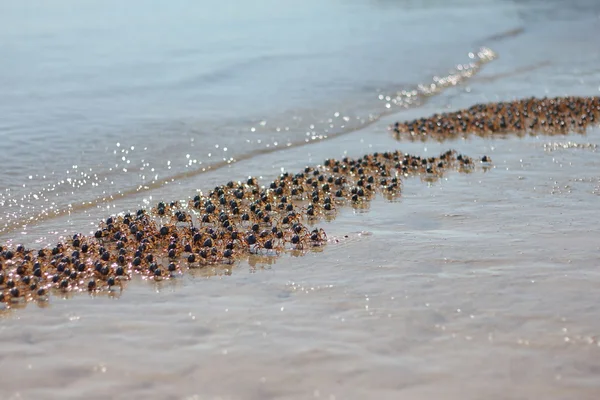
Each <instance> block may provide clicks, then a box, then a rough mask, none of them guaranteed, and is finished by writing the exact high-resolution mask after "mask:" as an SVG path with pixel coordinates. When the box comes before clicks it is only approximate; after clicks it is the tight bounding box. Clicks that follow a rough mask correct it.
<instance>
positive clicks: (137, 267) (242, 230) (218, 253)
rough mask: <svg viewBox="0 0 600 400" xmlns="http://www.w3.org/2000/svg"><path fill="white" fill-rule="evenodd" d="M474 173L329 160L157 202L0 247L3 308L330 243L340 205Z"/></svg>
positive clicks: (385, 156) (447, 165) (379, 160)
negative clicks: (94, 224)
mask: <svg viewBox="0 0 600 400" xmlns="http://www.w3.org/2000/svg"><path fill="white" fill-rule="evenodd" d="M482 162H484V163H487V162H489V158H488V157H484V158H483V159H482ZM473 166H474V161H473V160H472V159H471V158H469V157H466V156H463V155H459V154H458V155H457V154H456V152H455V151H452V150H451V151H447V152H445V153H443V154H441V155H440V156H439V157H430V158H421V157H418V156H411V155H408V154H403V153H400V152H386V153H374V154H370V155H365V156H364V157H360V158H358V159H350V158H344V159H341V160H333V159H330V160H326V161H325V162H324V163H323V165H321V166H318V167H314V168H312V167H307V168H305V169H304V170H303V171H301V172H299V173H297V174H290V173H283V174H281V175H280V176H279V177H278V178H277V179H275V180H274V181H273V182H271V183H270V184H269V185H267V186H259V184H258V182H257V180H256V179H254V178H248V179H247V180H246V181H245V182H228V183H227V184H225V185H222V186H218V187H215V188H214V189H213V190H212V191H210V193H208V195H201V194H197V195H196V196H195V197H193V198H192V199H191V200H189V201H188V202H171V203H165V202H160V203H158V205H157V206H156V207H154V208H152V209H151V210H143V209H142V210H138V211H137V212H135V213H126V214H121V215H115V216H111V217H109V218H107V219H106V220H104V221H102V222H101V223H100V225H99V227H98V229H97V231H95V233H93V234H92V235H90V236H85V235H82V234H75V235H73V236H72V237H69V238H67V239H65V240H63V241H62V242H61V243H57V244H56V245H55V246H54V247H47V248H43V249H37V250H33V249H28V248H25V247H24V246H22V245H19V246H16V247H14V246H0V301H1V302H3V303H4V306H5V307H10V306H11V305H14V304H19V303H25V302H28V301H45V300H47V299H48V295H49V294H50V293H52V292H55V293H56V292H58V293H61V292H62V293H68V292H82V291H89V292H92V293H98V292H108V291H111V290H114V289H115V288H116V289H120V288H122V285H123V282H125V281H127V280H129V279H131V277H132V276H133V275H140V276H142V277H144V278H146V279H153V280H163V279H170V278H174V277H177V276H180V275H181V274H182V273H184V272H185V271H186V270H187V269H189V268H203V267H206V266H211V265H220V264H232V263H234V262H236V261H237V260H240V259H241V258H243V257H248V256H249V255H250V254H257V253H258V254H262V255H266V256H276V255H278V254H280V253H281V252H285V251H302V250H305V249H309V248H311V247H314V246H322V245H323V244H325V243H326V242H327V236H326V234H325V232H324V231H323V230H322V229H318V228H313V226H314V223H315V222H317V221H318V220H319V219H323V218H334V217H335V214H336V212H337V210H338V208H339V207H341V206H344V205H350V206H352V207H364V206H366V205H367V204H368V202H369V201H370V200H371V199H372V198H373V197H374V195H375V194H376V193H378V192H379V193H380V194H382V195H383V196H385V197H386V198H394V197H397V196H399V195H400V186H401V178H402V177H408V176H414V175H421V176H423V177H424V178H426V179H430V180H431V179H437V178H439V177H440V176H441V175H442V174H443V172H444V171H446V170H447V169H458V170H460V171H469V170H471V169H472V168H473Z"/></svg>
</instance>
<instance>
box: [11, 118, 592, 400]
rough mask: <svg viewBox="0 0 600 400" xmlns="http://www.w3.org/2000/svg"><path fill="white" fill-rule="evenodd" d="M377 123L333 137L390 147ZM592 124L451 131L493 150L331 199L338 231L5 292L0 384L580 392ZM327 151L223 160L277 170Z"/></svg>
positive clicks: (588, 319)
mask: <svg viewBox="0 0 600 400" xmlns="http://www.w3.org/2000/svg"><path fill="white" fill-rule="evenodd" d="M420 112H423V113H426V112H427V110H421V111H420ZM391 122H393V121H382V123H381V124H380V125H378V126H375V127H374V128H373V129H374V132H380V133H381V134H382V135H383V136H378V140H377V143H370V142H368V141H365V140H364V138H363V137H362V136H363V135H362V133H356V134H353V135H349V136H346V137H343V138H339V139H336V140H339V141H338V142H337V144H339V146H340V147H342V148H347V149H348V153H350V154H361V153H364V152H369V151H370V152H372V151H381V150H382V149H388V150H389V149H390V148H393V147H394V146H397V145H398V143H397V142H395V140H394V139H393V138H392V136H391V135H390V134H389V133H388V131H387V126H388V125H389V124H390V123H391ZM599 134H600V131H598V129H597V128H596V129H592V130H591V131H590V132H589V133H588V134H587V135H585V136H581V135H578V134H571V135H566V136H564V137H558V138H557V137H544V136H539V137H525V138H522V139H516V138H505V139H500V140H491V139H488V138H476V139H470V140H468V141H461V148H462V149H463V151H464V152H465V153H466V152H468V153H470V154H490V155H491V157H492V158H493V160H494V168H493V169H492V170H490V171H488V172H485V173H484V172H476V173H472V174H467V175H462V174H456V173H454V174H450V175H448V176H447V177H446V178H444V179H443V180H441V181H439V182H433V183H430V184H427V183H425V184H424V183H423V182H420V181H419V179H418V178H416V179H408V180H406V182H405V184H404V187H403V194H402V197H401V198H400V199H399V200H397V201H394V202H392V203H390V202H387V201H385V200H383V199H381V198H377V199H376V200H375V201H373V202H372V203H371V205H370V207H369V209H368V210H367V211H358V210H352V209H349V208H345V209H343V210H340V213H339V215H338V217H337V218H336V220H335V221H334V222H331V223H323V224H320V225H321V226H322V227H323V228H324V229H325V230H326V231H327V233H328V235H330V236H332V237H340V238H342V237H344V236H346V235H348V236H349V238H348V239H346V240H342V241H340V243H338V244H328V245H327V246H326V247H325V248H323V251H322V252H319V253H309V254H307V255H306V256H304V257H290V256H283V257H281V258H277V259H272V260H271V262H267V263H265V262H258V263H256V265H254V266H251V265H249V264H247V263H245V262H244V263H241V264H239V265H236V266H235V267H234V268H231V269H216V270H211V271H210V273H208V274H206V273H201V274H197V275H195V274H190V275H189V276H187V277H186V278H184V279H180V280H176V281H173V282H161V283H155V284H146V283H141V282H136V281H134V282H131V283H130V284H129V286H128V288H127V290H126V291H123V293H122V295H121V296H119V297H118V298H117V299H115V298H111V297H105V296H99V297H88V296H85V295H80V296H76V298H74V299H68V300H65V301H61V300H60V299H54V300H53V301H52V303H51V306H50V307H49V308H38V307H35V306H33V307H27V308H26V309H24V310H18V311H17V312H15V313H14V314H12V315H11V316H10V317H9V319H8V320H4V322H3V324H2V326H1V328H0V329H1V332H2V333H1V334H2V337H3V338H4V340H5V342H6V343H11V346H10V348H4V349H3V350H2V354H3V356H2V359H1V361H0V368H1V369H2V370H3V371H6V373H5V374H3V385H2V390H3V391H4V392H3V395H4V396H6V397H9V396H12V395H14V394H15V393H19V394H20V396H21V397H22V398H33V397H39V396H42V397H46V398H55V397H56V398H58V397H60V398H76V397H81V396H86V397H91V398H105V397H114V398H120V397H123V398H131V397H142V396H146V397H147V396H150V397H166V398H240V399H241V398H244V399H246V398H257V399H259V398H307V397H317V398H318V397H324V398H357V399H358V398H365V397H370V396H377V397H379V398H390V399H392V398H397V396H398V395H399V394H401V395H402V396H405V397H408V398H430V397H432V396H442V397H444V398H451V399H452V398H456V399H465V398H467V399H476V398H482V397H486V398H492V399H494V398H498V399H500V398H507V397H508V398H532V397H540V396H546V397H549V398H572V397H577V398H581V399H592V398H596V397H597V394H598V391H599V390H600V388H599V387H598V379H597V377H598V370H597V363H596V359H597V352H598V351H600V348H599V345H598V339H597V338H598V332H599V329H600V325H599V324H598V323H597V322H596V321H597V319H596V318H595V314H596V313H595V308H594V307H595V300H594V299H595V296H594V292H595V287H596V286H597V285H598V283H599V279H600V276H599V275H598V274H597V273H596V272H595V268H596V265H597V259H598V258H597V255H598V244H597V243H596V242H597V240H595V239H596V238H597V237H599V234H600V232H599V230H600V229H599V228H598V226H600V224H599V223H598V222H600V221H595V220H594V219H595V218H596V213H595V212H594V210H595V209H596V208H597V207H596V205H597V199H598V192H599V191H600V181H599V180H598V176H597V173H596V171H598V166H599V165H598V158H597V151H596V150H595V148H594V147H593V146H585V144H596V145H597V144H598V143H599V136H598V135H599ZM569 143H571V144H570V145H569ZM573 143H579V144H581V145H582V146H574V145H573ZM457 144H458V143H452V142H451V143H442V144H440V143H435V142H428V143H427V147H426V153H435V152H436V151H438V149H439V148H444V147H447V146H455V145H457ZM402 147H403V149H404V150H405V151H407V152H410V151H414V150H416V149H418V148H420V149H421V150H422V151H423V150H424V148H423V145H422V144H419V143H405V144H403V146H402ZM324 151H326V150H325V149H321V150H319V149H318V148H314V151H313V152H311V154H310V155H309V156H308V157H307V155H306V152H305V151H300V150H292V151H290V152H289V153H287V154H286V155H285V161H284V160H277V159H273V158H271V159H270V160H269V162H264V161H265V160H254V162H252V163H240V164H239V165H235V166H232V168H231V169H230V170H228V171H227V176H231V175H236V174H238V175H240V176H243V173H244V172H243V171H245V170H247V169H249V168H250V169H252V170H253V171H256V172H257V174H260V175H263V176H265V177H268V176H275V175H277V173H278V172H279V171H278V168H277V167H280V166H284V167H285V168H286V169H290V170H292V169H298V168H301V166H302V165H306V164H311V163H313V162H314V160H313V158H318V159H321V158H324V157H328V156H331V154H329V155H328V156H325V155H324V154H321V153H322V152H324ZM290 160H295V161H290ZM275 166H277V167H275ZM223 177H224V175H223V174H222V173H220V174H219V173H217V174H215V176H214V177H212V178H213V179H214V180H221V179H222V178H223ZM166 193H167V192H165V194H166ZM116 206H120V205H119V204H117V205H116ZM499 216H501V217H500V218H499ZM55 223H56V224H60V223H61V221H57V222H55ZM75 223H76V222H75ZM42 231H43V229H42ZM33 234H35V233H33ZM213 273H214V274H215V276H212V277H209V278H207V275H212V274H213ZM391 282H393V284H390V283H391ZM315 321H319V322H318V323H316V322H315ZM33 327H35V328H33ZM32 382H34V383H33V384H32Z"/></svg>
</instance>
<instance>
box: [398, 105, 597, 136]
mask: <svg viewBox="0 0 600 400" xmlns="http://www.w3.org/2000/svg"><path fill="white" fill-rule="evenodd" d="M599 118H600V97H556V98H552V99H549V98H543V99H536V98H533V97H532V98H528V99H523V100H515V101H510V102H500V103H486V104H477V105H474V106H472V107H470V108H468V109H465V110H460V111H456V112H449V113H442V114H433V115H432V116H430V117H428V118H420V119H415V120H412V121H406V122H396V123H395V124H394V125H393V126H392V127H391V129H392V130H393V132H394V135H395V136H396V138H397V139H403V138H409V139H413V140H426V139H430V138H433V139H436V140H440V141H441V140H445V139H451V138H455V137H461V136H467V135H470V134H474V135H478V136H489V135H492V134H503V133H504V134H509V133H516V134H526V133H531V134H546V135H557V134H563V135H564V134H567V133H569V132H573V131H575V132H584V131H585V129H586V128H587V127H588V126H590V125H596V124H598V122H599Z"/></svg>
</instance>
